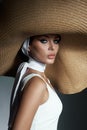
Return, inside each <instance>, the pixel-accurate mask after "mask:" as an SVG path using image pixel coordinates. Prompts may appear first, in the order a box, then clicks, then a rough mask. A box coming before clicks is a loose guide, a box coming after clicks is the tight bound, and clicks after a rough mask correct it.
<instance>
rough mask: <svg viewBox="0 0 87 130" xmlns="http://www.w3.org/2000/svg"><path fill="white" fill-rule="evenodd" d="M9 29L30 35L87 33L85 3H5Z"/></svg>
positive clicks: (83, 0)
mask: <svg viewBox="0 0 87 130" xmlns="http://www.w3.org/2000/svg"><path fill="white" fill-rule="evenodd" d="M7 1H8V2H7V3H6V6H5V8H6V17H7V20H8V26H9V29H14V32H16V31H21V32H22V33H25V34H26V33H27V34H30V35H37V34H44V33H87V1H86V0H7Z"/></svg>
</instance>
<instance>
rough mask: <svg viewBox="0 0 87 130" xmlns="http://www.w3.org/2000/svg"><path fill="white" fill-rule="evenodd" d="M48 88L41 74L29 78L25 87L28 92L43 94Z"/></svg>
mask: <svg viewBox="0 0 87 130" xmlns="http://www.w3.org/2000/svg"><path fill="white" fill-rule="evenodd" d="M45 90H46V83H45V81H44V80H43V79H41V78H40V77H39V76H34V77H32V78H31V79H29V80H28V82H27V83H26V85H25V87H24V91H25V92H27V93H32V95H33V94H35V95H36V94H38V96H39V95H43V94H44V92H45Z"/></svg>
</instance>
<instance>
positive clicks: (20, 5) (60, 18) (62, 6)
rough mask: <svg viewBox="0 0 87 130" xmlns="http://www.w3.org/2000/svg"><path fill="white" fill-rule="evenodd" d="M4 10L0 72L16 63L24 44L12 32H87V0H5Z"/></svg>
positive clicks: (15, 33)
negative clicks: (18, 53) (11, 38)
mask: <svg viewBox="0 0 87 130" xmlns="http://www.w3.org/2000/svg"><path fill="white" fill-rule="evenodd" d="M2 10H3V13H2V16H1V18H2V19H1V22H2V23H0V26H1V29H0V74H4V73H5V72H6V71H8V69H10V68H11V67H12V65H13V64H14V60H15V57H16V55H17V52H18V50H19V48H20V47H21V44H22V40H21V42H19V41H18V40H17V39H18V37H17V39H16V40H15V41H14V40H13V41H10V37H11V36H13V37H14V36H15V35H18V36H19V34H20V35H21V36H22V35H23V36H31V35H39V34H45V33H60V34H62V33H63V34H64V33H65V34H66V33H69V34H72V33H74V34H75V33H79V34H82V35H86V34H87V0H5V1H4V2H3V9H2ZM3 30H4V31H3ZM9 34H10V35H9ZM7 35H8V36H7ZM9 36H10V37H9ZM25 38H26V37H25ZM9 41H10V42H9ZM18 61H19V60H18ZM16 65H17V64H16Z"/></svg>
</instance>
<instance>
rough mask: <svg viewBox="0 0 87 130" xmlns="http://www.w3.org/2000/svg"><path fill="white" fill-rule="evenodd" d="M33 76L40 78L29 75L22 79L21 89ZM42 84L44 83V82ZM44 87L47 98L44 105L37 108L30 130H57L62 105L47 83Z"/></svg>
mask: <svg viewBox="0 0 87 130" xmlns="http://www.w3.org/2000/svg"><path fill="white" fill-rule="evenodd" d="M34 76H39V77H40V78H42V77H41V76H40V75H38V74H30V75H28V76H26V77H25V78H24V79H23V88H24V86H25V84H26V83H27V81H28V80H29V79H31V78H32V77H34ZM42 79H43V78H42ZM43 80H44V79H43ZM44 82H45V83H46V81H44ZM46 86H47V89H48V92H49V98H48V100H47V101H46V102H45V103H44V104H42V105H40V106H39V108H38V110H37V112H36V114H35V117H34V120H33V122H32V126H31V129H30V130H57V124H58V119H59V116H60V114H61V111H62V103H61V101H60V99H59V97H58V95H57V94H56V92H55V90H54V89H53V88H51V87H50V86H49V84H47V83H46ZM23 88H22V90H23Z"/></svg>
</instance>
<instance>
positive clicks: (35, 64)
mask: <svg viewBox="0 0 87 130" xmlns="http://www.w3.org/2000/svg"><path fill="white" fill-rule="evenodd" d="M28 48H29V39H27V40H25V42H24V44H23V47H22V52H23V53H24V54H25V55H26V56H28V57H29V61H28V62H23V63H22V64H21V65H20V66H19V68H18V71H17V73H20V75H19V77H18V79H17V82H16V86H15V91H14V94H13V98H12V104H13V102H14V100H15V97H16V94H17V90H18V88H19V85H20V82H21V79H22V77H23V75H24V74H25V72H26V70H27V69H28V68H31V69H33V70H37V71H40V72H44V70H45V68H46V65H45V64H43V63H41V62H38V61H36V60H35V59H33V58H32V57H30V56H29V53H28Z"/></svg>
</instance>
